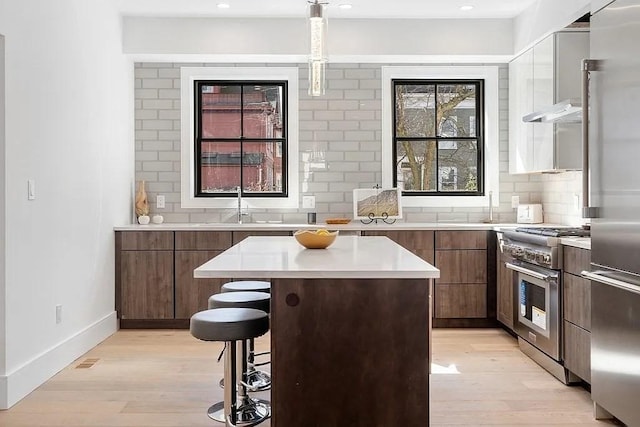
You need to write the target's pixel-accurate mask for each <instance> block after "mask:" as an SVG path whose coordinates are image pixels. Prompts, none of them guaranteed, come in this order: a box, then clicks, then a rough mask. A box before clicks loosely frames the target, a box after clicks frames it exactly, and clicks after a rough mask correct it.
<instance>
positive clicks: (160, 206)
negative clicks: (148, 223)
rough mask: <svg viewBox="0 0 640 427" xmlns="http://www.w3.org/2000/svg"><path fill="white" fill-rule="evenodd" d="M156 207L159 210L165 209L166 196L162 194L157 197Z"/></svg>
mask: <svg viewBox="0 0 640 427" xmlns="http://www.w3.org/2000/svg"><path fill="white" fill-rule="evenodd" d="M156 207H157V208H158V209H164V196H163V195H162V194H158V195H157V196H156Z"/></svg>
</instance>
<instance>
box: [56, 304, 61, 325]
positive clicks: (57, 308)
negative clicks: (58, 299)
mask: <svg viewBox="0 0 640 427" xmlns="http://www.w3.org/2000/svg"><path fill="white" fill-rule="evenodd" d="M56 323H62V304H58V305H56Z"/></svg>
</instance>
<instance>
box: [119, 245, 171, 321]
mask: <svg viewBox="0 0 640 427" xmlns="http://www.w3.org/2000/svg"><path fill="white" fill-rule="evenodd" d="M125 234H126V233H125ZM120 287H121V304H120V309H121V310H120V318H121V319H173V251H121V252H120Z"/></svg>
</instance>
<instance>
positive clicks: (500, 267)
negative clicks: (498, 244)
mask: <svg viewBox="0 0 640 427" xmlns="http://www.w3.org/2000/svg"><path fill="white" fill-rule="evenodd" d="M496 259H497V265H496V272H497V279H496V282H497V283H496V287H497V289H496V293H497V307H496V317H497V319H498V321H499V322H500V323H502V324H503V325H504V326H506V327H507V328H509V329H511V330H513V286H514V284H513V279H514V277H513V270H509V269H508V268H507V267H505V262H508V261H510V260H511V257H509V256H507V255H505V254H504V253H502V252H501V251H500V248H498V253H497V256H496Z"/></svg>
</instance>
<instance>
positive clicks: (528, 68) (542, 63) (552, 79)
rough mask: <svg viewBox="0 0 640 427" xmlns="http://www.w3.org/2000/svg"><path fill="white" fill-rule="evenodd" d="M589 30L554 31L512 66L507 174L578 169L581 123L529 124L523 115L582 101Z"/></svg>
mask: <svg viewBox="0 0 640 427" xmlns="http://www.w3.org/2000/svg"><path fill="white" fill-rule="evenodd" d="M588 57H589V33H588V30H585V29H580V30H567V31H561V32H557V33H554V34H552V35H550V36H548V37H547V38H545V39H544V40H542V41H541V42H539V43H538V44H536V45H535V46H534V47H533V48H531V49H529V50H527V51H526V52H524V53H523V54H522V55H520V56H518V57H517V58H515V59H514V60H513V61H511V63H510V64H509V173H512V174H517V173H535V172H553V171H561V170H577V169H580V167H581V126H580V123H577V122H573V123H549V122H535V123H526V122H524V121H523V120H522V118H523V116H525V115H527V114H531V113H533V112H534V111H541V110H545V109H548V108H549V107H551V106H552V105H554V104H556V103H558V102H561V101H565V100H569V99H572V100H579V99H580V97H581V71H580V70H581V61H582V59H584V58H588Z"/></svg>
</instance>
